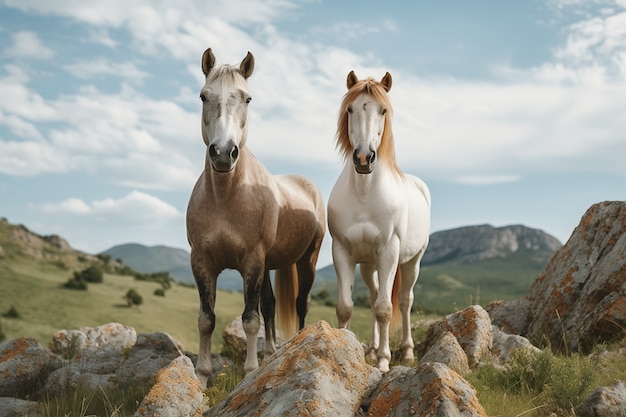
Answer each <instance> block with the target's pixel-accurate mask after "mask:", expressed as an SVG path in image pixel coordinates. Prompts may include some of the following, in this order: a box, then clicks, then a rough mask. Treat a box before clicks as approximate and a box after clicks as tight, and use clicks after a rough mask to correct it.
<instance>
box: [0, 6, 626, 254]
mask: <svg viewBox="0 0 626 417" xmlns="http://www.w3.org/2000/svg"><path fill="white" fill-rule="evenodd" d="M207 47H212V48H213V51H214V52H215V55H216V57H217V60H218V62H223V63H231V64H236V63H238V62H239V61H240V60H241V59H242V58H243V57H244V56H245V54H246V53H247V52H248V51H251V52H252V53H253V54H254V55H255V58H256V67H255V72H254V74H253V75H252V77H251V78H250V79H249V85H250V90H251V93H252V96H253V97H254V100H253V101H252V103H251V105H250V128H249V139H248V146H249V147H250V148H251V150H252V151H253V152H254V153H255V154H256V155H257V157H258V158H259V159H260V160H261V161H262V162H263V163H265V165H266V166H267V167H268V168H269V169H270V170H271V171H272V172H275V173H298V174H302V175H305V176H308V177H310V178H311V179H313V180H314V181H315V182H316V183H317V184H318V185H319V187H320V188H321V190H322V192H323V194H324V196H325V198H326V199H327V198H328V195H329V194H330V190H331V188H332V186H333V184H334V181H335V180H336V178H337V176H338V174H339V171H340V170H341V167H342V163H343V162H342V160H341V158H340V156H339V155H338V154H337V152H336V151H335V148H334V133H335V127H336V121H337V111H338V109H339V104H340V102H341V98H342V96H343V94H344V93H345V79H346V75H347V73H348V72H349V71H350V70H352V69H354V70H355V71H356V73H357V75H358V76H359V77H361V78H363V77H367V76H373V77H375V78H378V79H380V78H381V77H382V76H383V75H384V73H385V71H389V72H390V73H391V74H392V76H393V80H394V82H393V87H392V89H391V92H390V95H391V100H392V103H393V105H394V122H393V123H394V126H393V127H394V133H395V137H396V146H397V155H398V160H399V165H400V167H401V168H402V169H403V170H404V171H406V172H410V173H412V174H415V175H417V176H419V177H421V178H422V179H424V180H425V181H426V182H427V183H428V185H429V186H430V188H431V193H432V196H433V213H432V216H433V220H432V231H433V232H435V231H439V230H446V229H450V228H455V227H460V226H467V225H475V224H484V223H489V224H492V225H494V226H504V225H509V224H524V225H526V226H529V227H533V228H538V229H542V230H544V231H545V232H547V233H550V234H552V235H553V236H555V237H557V238H558V239H559V240H561V241H562V242H565V241H566V240H567V239H568V238H569V236H570V234H571V232H572V231H573V229H574V228H575V227H576V225H577V224H578V222H579V220H580V218H581V216H582V215H583V214H584V212H585V210H586V209H587V208H588V207H589V206H591V205H592V204H594V203H596V202H599V201H604V200H624V199H625V194H626V163H624V162H625V158H624V157H625V155H626V117H625V116H624V109H626V1H625V0H606V1H604V0H597V1H583V0H547V1H536V0H529V1H516V2H503V1H496V0H493V1H473V2H467V1H461V0H459V1H438V2H425V1H416V2H404V1H389V2H385V3H384V4H383V3H381V2H374V1H369V0H368V1H360V2H358V3H357V2H347V1H323V0H300V1H296V0H258V1H252V0H244V1H231V0H213V1H210V2H209V1H185V0H175V1H174V0H172V1H167V0H162V1H159V2H154V1H148V0H145V1H144V0H136V1H131V2H129V1H108V2H101V1H100V2H96V1H79V0H62V1H61V0H60V1H54V2H51V1H48V0H4V1H0V63H1V65H0V216H2V217H6V218H7V219H8V220H9V221H10V222H11V223H21V224H24V225H26V226H27V227H28V228H29V229H31V230H33V231H34V232H37V233H39V234H44V235H47V234H59V235H61V236H63V237H65V238H66V239H67V240H68V241H69V243H70V245H72V247H74V248H76V249H79V250H83V251H85V252H89V253H97V252H100V251H103V250H106V249H108V248H109V247H111V246H114V245H117V244H122V243H129V242H137V243H142V244H146V245H157V244H165V245H168V246H173V247H180V248H184V249H188V244H187V241H186V231H185V221H184V218H185V209H186V205H187V201H188V198H189V194H190V192H191V189H192V187H193V184H194V182H195V180H196V179H197V177H198V175H199V174H200V172H201V170H202V168H203V163H204V152H205V149H204V145H203V142H202V139H201V136H200V102H199V99H198V92H199V90H200V87H201V86H202V84H203V76H202V71H201V68H200V57H201V55H202V52H203V51H204V50H205V49H206V48H207ZM329 248H330V236H328V235H327V237H326V240H325V244H324V250H323V254H322V257H321V259H320V266H323V265H326V264H328V263H330V262H331V258H330V250H329Z"/></svg>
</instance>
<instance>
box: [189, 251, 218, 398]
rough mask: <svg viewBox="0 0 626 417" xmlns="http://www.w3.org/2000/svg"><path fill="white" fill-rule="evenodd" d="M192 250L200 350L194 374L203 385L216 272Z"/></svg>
mask: <svg viewBox="0 0 626 417" xmlns="http://www.w3.org/2000/svg"><path fill="white" fill-rule="evenodd" d="M195 253H196V252H194V251H192V255H191V268H192V272H193V276H194V278H195V280H196V286H197V287H198V295H199V296H200V311H199V313H198V333H199V336H200V350H199V352H198V361H197V363H196V375H197V376H198V379H199V380H200V383H201V384H202V386H203V387H205V388H206V386H207V383H208V382H209V380H210V379H211V372H212V370H213V368H212V366H211V336H212V335H213V330H215V311H214V308H215V287H216V284H217V273H214V272H209V271H207V269H206V268H205V266H204V264H203V262H202V260H201V259H198V256H196V255H195Z"/></svg>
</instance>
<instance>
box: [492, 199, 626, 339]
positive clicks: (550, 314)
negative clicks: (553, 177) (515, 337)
mask: <svg viewBox="0 0 626 417" xmlns="http://www.w3.org/2000/svg"><path fill="white" fill-rule="evenodd" d="M624 253H626V202H624V201H611V202H603V203H598V204H594V205H593V206H591V207H590V208H589V209H588V210H587V212H586V213H585V214H584V216H583V217H582V219H581V221H580V224H579V225H578V226H577V227H576V229H575V230H574V232H573V233H572V236H571V237H570V238H569V240H568V241H567V243H566V244H565V245H564V246H563V247H562V248H561V249H559V250H558V251H557V252H556V253H555V254H554V256H553V257H552V259H551V260H550V262H549V263H548V265H546V267H545V268H544V270H543V271H542V272H541V273H540V274H539V276H538V277H537V279H536V280H535V281H534V283H533V285H532V287H531V289H530V292H529V293H528V295H527V296H526V297H524V298H525V301H515V302H499V303H492V304H490V305H489V306H488V307H487V310H488V311H489V314H490V316H491V319H492V322H493V324H495V325H497V326H498V327H500V328H502V329H503V330H505V331H507V332H508V331H513V332H514V333H518V334H520V335H522V336H525V337H527V338H528V339H530V340H538V339H540V338H541V337H544V336H547V337H548V339H549V340H550V342H551V345H552V346H553V347H561V348H562V349H563V350H565V351H569V352H577V351H582V352H586V351H588V350H589V349H590V348H591V347H592V346H593V345H594V344H596V343H597V342H601V341H611V340H613V339H615V338H617V337H621V336H622V335H623V329H624V328H626V257H624ZM513 323H514V325H512V324H513ZM564 341H565V343H564Z"/></svg>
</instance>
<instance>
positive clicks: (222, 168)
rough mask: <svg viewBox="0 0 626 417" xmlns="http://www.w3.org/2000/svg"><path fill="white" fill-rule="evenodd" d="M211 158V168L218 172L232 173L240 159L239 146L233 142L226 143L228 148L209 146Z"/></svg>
mask: <svg viewBox="0 0 626 417" xmlns="http://www.w3.org/2000/svg"><path fill="white" fill-rule="evenodd" d="M208 152H209V158H210V159H211V166H213V169H214V170H215V171H217V172H230V171H232V170H233V169H234V168H235V165H236V163H237V159H238V158H239V146H237V145H235V143H234V142H233V141H232V140H229V141H228V142H227V143H226V146H223V147H220V146H217V145H216V144H211V145H209V149H208Z"/></svg>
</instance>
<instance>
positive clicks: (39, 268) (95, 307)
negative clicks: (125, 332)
mask: <svg viewBox="0 0 626 417" xmlns="http://www.w3.org/2000/svg"><path fill="white" fill-rule="evenodd" d="M71 276H72V273H71V271H69V270H67V269H65V268H60V267H58V266H56V265H54V264H46V263H33V262H31V263H29V264H24V263H17V264H13V265H12V266H11V267H7V265H6V264H0V314H4V313H6V312H7V311H8V310H9V309H10V308H11V307H15V309H17V311H18V312H19V313H20V318H17V319H9V318H0V323H1V324H2V329H3V331H4V333H5V336H6V338H7V339H13V338H17V337H21V336H24V337H32V338H35V339H37V340H38V341H39V342H40V343H41V344H42V345H47V344H48V343H49V342H50V340H51V338H52V335H53V334H54V332H55V331H57V330H60V329H68V330H69V329H78V328H80V327H94V326H99V325H102V324H105V323H109V322H119V323H122V324H124V325H126V326H131V327H134V328H135V330H136V331H137V333H138V334H140V333H151V332H166V333H169V334H170V335H171V336H173V337H174V338H175V339H177V340H179V341H180V342H181V343H182V344H183V346H184V347H185V349H187V350H188V351H190V352H197V349H198V330H197V325H196V322H197V321H196V320H197V316H198V305H199V301H198V293H197V291H196V290H195V289H194V288H189V287H186V286H178V285H174V286H173V287H172V288H171V289H169V290H167V291H166V295H165V297H160V296H156V295H154V291H155V290H156V289H157V288H160V285H159V284H157V283H154V282H147V281H137V280H135V279H134V278H133V277H131V276H120V275H111V274H105V275H104V282H103V283H100V284H89V288H88V290H87V291H77V290H69V289H65V288H63V287H62V284H64V283H65V282H66V281H67V280H68V279H69V278H70V277H71ZM130 289H135V290H136V291H137V292H138V293H139V294H140V295H141V296H142V298H143V303H142V304H141V305H139V306H133V307H128V306H127V304H126V301H125V300H124V296H125V294H126V292H127V291H128V290H130ZM242 312H243V294H242V293H240V292H229V291H218V294H217V300H216V316H217V325H216V331H215V333H214V335H213V350H214V351H215V352H219V351H220V350H221V346H222V338H221V333H222V330H223V328H224V327H225V326H226V325H227V324H228V323H229V322H230V321H232V319H233V318H235V317H236V316H238V315H241V313H242ZM318 320H326V321H327V322H329V323H330V324H331V325H333V326H336V324H337V319H336V316H335V309H334V308H333V307H329V306H326V305H324V304H322V303H318V302H313V303H312V305H311V310H310V312H309V315H308V316H307V324H311V323H314V322H316V321H318ZM370 320H371V315H370V312H369V310H368V309H365V308H356V309H355V312H354V316H353V320H352V330H353V331H354V332H355V333H357V334H358V335H359V337H360V338H362V339H363V340H364V339H366V338H367V337H369V323H370Z"/></svg>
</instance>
